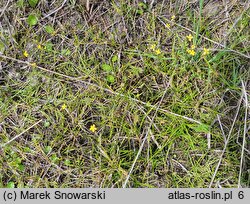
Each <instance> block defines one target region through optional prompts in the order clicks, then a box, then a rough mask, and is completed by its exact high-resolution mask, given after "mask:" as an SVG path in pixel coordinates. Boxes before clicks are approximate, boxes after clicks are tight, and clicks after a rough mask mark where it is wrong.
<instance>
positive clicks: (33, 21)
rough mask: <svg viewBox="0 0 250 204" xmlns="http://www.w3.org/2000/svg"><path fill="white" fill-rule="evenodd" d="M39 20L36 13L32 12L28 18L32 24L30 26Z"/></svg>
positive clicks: (28, 21)
mask: <svg viewBox="0 0 250 204" xmlns="http://www.w3.org/2000/svg"><path fill="white" fill-rule="evenodd" d="M37 22H38V19H37V17H36V16H35V15H34V14H30V15H29V17H28V19H27V23H28V24H29V25H30V26H34V25H36V24H37Z"/></svg>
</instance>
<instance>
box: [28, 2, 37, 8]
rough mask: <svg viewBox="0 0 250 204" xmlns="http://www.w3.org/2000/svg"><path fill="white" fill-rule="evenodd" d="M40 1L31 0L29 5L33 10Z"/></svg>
mask: <svg viewBox="0 0 250 204" xmlns="http://www.w3.org/2000/svg"><path fill="white" fill-rule="evenodd" d="M38 1H39V0H29V5H30V6H31V7H32V8H35V7H36V5H37V3H38Z"/></svg>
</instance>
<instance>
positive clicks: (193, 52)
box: [187, 49, 196, 56]
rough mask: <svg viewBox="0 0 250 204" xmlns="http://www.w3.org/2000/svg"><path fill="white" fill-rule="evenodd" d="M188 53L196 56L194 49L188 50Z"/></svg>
mask: <svg viewBox="0 0 250 204" xmlns="http://www.w3.org/2000/svg"><path fill="white" fill-rule="evenodd" d="M187 53H188V54H190V55H191V56H195V54H196V52H195V51H194V50H192V49H187Z"/></svg>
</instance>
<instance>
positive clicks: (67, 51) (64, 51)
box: [61, 49, 71, 56]
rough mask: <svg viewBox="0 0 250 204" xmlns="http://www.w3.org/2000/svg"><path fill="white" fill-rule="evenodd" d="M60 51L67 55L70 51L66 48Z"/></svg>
mask: <svg viewBox="0 0 250 204" xmlns="http://www.w3.org/2000/svg"><path fill="white" fill-rule="evenodd" d="M61 53H62V55H65V56H68V55H70V54H71V51H70V50H68V49H62V51H61Z"/></svg>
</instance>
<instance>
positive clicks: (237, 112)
mask: <svg viewBox="0 0 250 204" xmlns="http://www.w3.org/2000/svg"><path fill="white" fill-rule="evenodd" d="M242 99H243V94H241V98H240V100H239V103H238V108H237V111H236V114H235V116H234V120H233V124H232V126H231V129H230V131H229V133H228V137H227V140H226V141H225V145H224V148H223V150H222V153H221V155H220V159H219V162H218V164H217V166H216V169H215V171H214V174H213V177H212V179H211V182H210V184H209V188H211V187H212V185H213V182H214V179H215V176H216V174H217V172H218V170H219V167H220V164H221V161H222V158H223V155H224V153H225V151H226V148H227V145H228V143H229V139H230V137H231V134H232V132H233V127H234V124H235V122H236V119H237V117H238V114H239V110H240V104H241V102H242Z"/></svg>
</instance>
